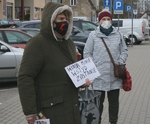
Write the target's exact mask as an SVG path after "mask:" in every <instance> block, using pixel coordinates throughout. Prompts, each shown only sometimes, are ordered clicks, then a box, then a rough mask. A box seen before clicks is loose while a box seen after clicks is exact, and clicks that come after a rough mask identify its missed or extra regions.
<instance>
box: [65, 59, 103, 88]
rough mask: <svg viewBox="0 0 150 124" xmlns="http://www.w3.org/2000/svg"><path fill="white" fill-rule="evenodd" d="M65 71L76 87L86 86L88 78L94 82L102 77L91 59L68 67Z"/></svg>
mask: <svg viewBox="0 0 150 124" xmlns="http://www.w3.org/2000/svg"><path fill="white" fill-rule="evenodd" d="M65 70H66V72H67V74H68V75H69V77H70V78H71V80H72V81H73V83H74V85H75V86H76V87H79V86H81V85H83V84H85V80H86V79H87V78H88V79H89V80H93V79H95V78H96V77H98V76H100V73H99V71H98V70H97V68H96V66H95V64H94V62H93V61H92V59H91V58H90V57H89V58H86V59H82V60H80V61H78V62H76V63H73V64H71V65H69V66H66V67H65Z"/></svg>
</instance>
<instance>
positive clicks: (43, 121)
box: [34, 119, 50, 124]
mask: <svg viewBox="0 0 150 124" xmlns="http://www.w3.org/2000/svg"><path fill="white" fill-rule="evenodd" d="M34 124H50V121H49V119H40V120H36V121H35V122H34Z"/></svg>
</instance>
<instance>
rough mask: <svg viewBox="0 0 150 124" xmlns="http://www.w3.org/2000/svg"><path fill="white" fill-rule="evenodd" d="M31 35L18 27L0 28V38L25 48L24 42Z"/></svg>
mask: <svg viewBox="0 0 150 124" xmlns="http://www.w3.org/2000/svg"><path fill="white" fill-rule="evenodd" d="M32 37H33V36H32V35H29V34H27V33H25V32H24V31H21V30H19V29H13V28H0V40H1V41H4V42H6V43H8V44H10V45H11V46H15V47H21V48H25V46H26V43H27V42H28V41H29V40H30V39H31V38H32Z"/></svg>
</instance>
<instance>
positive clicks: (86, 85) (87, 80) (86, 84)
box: [82, 78, 92, 87]
mask: <svg viewBox="0 0 150 124" xmlns="http://www.w3.org/2000/svg"><path fill="white" fill-rule="evenodd" d="M85 82H86V83H85V84H83V85H82V86H83V87H89V86H90V85H91V83H92V82H91V81H90V80H89V79H88V78H87V79H86V80H85Z"/></svg>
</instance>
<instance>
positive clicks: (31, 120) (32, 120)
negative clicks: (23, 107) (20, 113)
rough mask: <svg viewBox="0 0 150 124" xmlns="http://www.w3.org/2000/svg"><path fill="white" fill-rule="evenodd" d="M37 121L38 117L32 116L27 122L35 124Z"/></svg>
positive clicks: (27, 118)
mask: <svg viewBox="0 0 150 124" xmlns="http://www.w3.org/2000/svg"><path fill="white" fill-rule="evenodd" d="M36 119H37V116H36V115H34V116H31V117H26V120H27V121H28V124H34V122H35V120H36Z"/></svg>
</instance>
